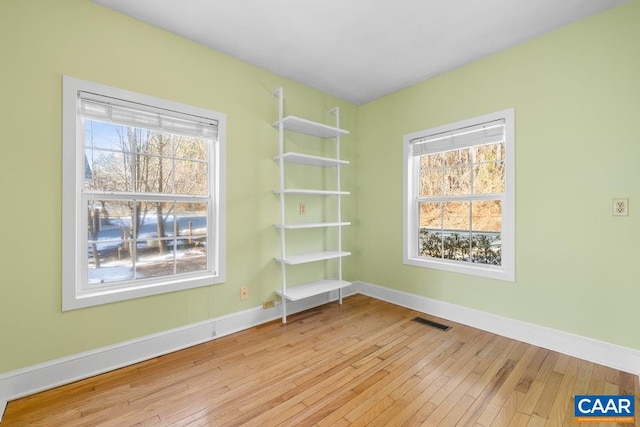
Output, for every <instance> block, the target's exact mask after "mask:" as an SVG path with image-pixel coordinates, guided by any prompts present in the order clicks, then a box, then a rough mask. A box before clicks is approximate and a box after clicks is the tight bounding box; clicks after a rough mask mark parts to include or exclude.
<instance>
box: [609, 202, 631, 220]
mask: <svg viewBox="0 0 640 427" xmlns="http://www.w3.org/2000/svg"><path fill="white" fill-rule="evenodd" d="M628 215H629V199H613V216H628Z"/></svg>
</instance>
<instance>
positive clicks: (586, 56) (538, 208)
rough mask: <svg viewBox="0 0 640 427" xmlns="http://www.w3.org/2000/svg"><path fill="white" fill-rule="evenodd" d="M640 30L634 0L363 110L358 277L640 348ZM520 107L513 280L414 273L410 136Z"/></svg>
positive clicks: (360, 113)
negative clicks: (407, 187)
mask: <svg viewBox="0 0 640 427" xmlns="http://www.w3.org/2000/svg"><path fill="white" fill-rule="evenodd" d="M639 22H640V2H638V1H637V0H632V1H631V2H629V3H627V4H625V5H623V6H619V7H617V8H614V9H612V10H610V11H607V12H604V13H601V14H598V15H595V16H593V17H591V18H588V19H586V20H584V21H581V22H579V23H576V24H573V25H570V26H568V27H565V28H563V29H560V30H558V31H555V32H553V33H550V34H548V35H546V36H543V37H540V38H537V39H534V40H532V41H529V42H527V43H524V44H521V45H519V46H516V47H514V48H511V49H508V50H505V51H503V52H500V53H498V54H495V55H493V56H491V57H488V58H485V59H483V60H480V61H477V62H475V63H472V64H469V65H466V66H464V67H461V68H459V69H456V70H454V71H451V72H449V73H446V74H443V75H440V76H438V77H436V78H433V79H431V80H429V81H426V82H423V83H421V84H418V85H415V86H413V87H410V88H407V89H405V90H402V91H400V92H397V93H395V94H392V95H389V96H387V97H384V98H382V99H379V100H377V101H374V102H372V103H369V104H367V105H365V106H362V107H360V109H359V111H358V125H359V127H358V138H359V139H360V141H361V144H360V150H359V152H358V182H359V188H358V211H359V213H360V217H359V218H360V221H359V229H358V235H359V240H358V243H359V246H358V247H359V255H360V258H359V265H358V267H359V269H358V271H359V275H358V278H359V279H360V280H363V281H367V282H371V283H375V284H378V285H381V286H386V287H390V288H394V289H398V290H401V291H406V292H410V293H415V294H418V295H423V296H426V297H430V298H435V299H438V300H443V301H447V302H451V303H455V304H460V305H463V306H467V307H472V308H476V309H479V310H483V311H487V312H491V313H496V314H499V315H504V316H507V317H510V318H514V319H520V320H523V321H527V322H532V323H535V324H539V325H544V326H548V327H551V328H554V329H558V330H563V331H568V332H571V333H576V334H579V335H583V336H586V337H591V338H595V339H600V340H603V341H607V342H611V343H615V344H619V345H623V346H626V347H630V348H635V349H640V333H638V330H637V328H638V325H639V324H640V273H639V272H638V271H637V269H636V268H635V267H636V266H637V255H638V253H639V250H638V237H639V236H640V205H639V203H640V73H639V71H638V70H640V49H639V48H638V40H640V25H639V24H638V23H639ZM510 107H514V108H515V112H516V116H515V118H516V251H517V252H516V266H515V267H516V281H515V283H511V282H502V281H496V280H489V279H482V278H476V277H472V276H467V275H460V274H454V273H447V272H441V271H436V270H427V269H423V268H419V267H412V266H406V265H403V263H402V136H403V135H404V134H407V133H410V132H414V131H418V130H420V129H426V128H429V127H432V126H437V125H442V124H446V123H451V122H454V121H458V120H462V119H465V118H469V117H474V116H478V115H481V114H485V113H491V112H494V111H499V110H502V109H506V108H510ZM380 171H384V173H380ZM617 197H628V198H629V200H630V208H629V209H630V216H628V217H613V216H612V199H614V198H617ZM383 201H384V202H383Z"/></svg>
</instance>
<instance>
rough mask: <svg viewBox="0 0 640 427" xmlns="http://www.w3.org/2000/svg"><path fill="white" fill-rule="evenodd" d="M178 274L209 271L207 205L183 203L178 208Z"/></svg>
mask: <svg viewBox="0 0 640 427" xmlns="http://www.w3.org/2000/svg"><path fill="white" fill-rule="evenodd" d="M176 218H177V224H176V225H177V229H178V249H177V266H176V269H177V273H186V272H192V271H201V270H206V269H207V243H208V242H207V205H206V203H181V204H178V205H177V208H176Z"/></svg>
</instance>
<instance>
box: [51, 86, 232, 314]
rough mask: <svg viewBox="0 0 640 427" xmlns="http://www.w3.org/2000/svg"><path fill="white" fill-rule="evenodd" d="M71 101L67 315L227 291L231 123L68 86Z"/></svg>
mask: <svg viewBox="0 0 640 427" xmlns="http://www.w3.org/2000/svg"><path fill="white" fill-rule="evenodd" d="M64 97H65V99H64V112H63V115H64V123H63V128H64V140H65V141H64V142H65V143H64V159H65V160H67V162H66V163H69V164H75V165H76V168H75V170H73V171H69V170H66V171H65V173H64V190H63V192H64V194H63V199H64V200H63V209H64V218H65V219H63V222H64V223H63V233H64V234H63V235H64V236H75V239H73V240H72V239H71V238H70V237H67V238H63V247H64V248H65V250H64V251H63V257H64V259H63V308H64V309H72V308H78V307H84V306H89V305H96V304H102V303H105V302H111V301H117V300H122V299H128V298H135V297H139V296H146V295H152V294H156V293H162V292H169V291H174V290H180V289H187V288H190V287H194V286H203V285H207V284H213V283H220V282H222V281H223V280H224V259H225V256H224V255H225V254H224V209H223V203H224V158H225V149H224V137H225V116H224V115H223V114H220V113H215V112H212V111H208V110H202V109H199V108H195V107H190V106H186V105H182V104H177V103H173V102H170V101H166V100H161V99H158V98H153V97H148V96H145V95H140V94H136V93H133V92H128V91H123V90H119V89H115V88H110V87H107V86H103V85H98V84H95V83H91V82H84V81H81V80H77V79H73V78H70V77H65V79H64ZM70 230H71V232H70ZM83 248H84V249H83Z"/></svg>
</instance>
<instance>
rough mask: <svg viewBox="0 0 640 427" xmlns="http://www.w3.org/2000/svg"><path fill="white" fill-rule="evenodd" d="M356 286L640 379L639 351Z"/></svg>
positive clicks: (395, 292) (391, 291) (374, 287)
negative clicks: (637, 376) (638, 376)
mask: <svg viewBox="0 0 640 427" xmlns="http://www.w3.org/2000/svg"><path fill="white" fill-rule="evenodd" d="M354 286H355V287H356V289H357V291H358V292H359V293H361V294H363V295H367V296H370V297H372V298H376V299H379V300H382V301H387V302H390V303H392V304H395V305H399V306H402V307H406V308H410V309H412V310H416V311H420V312H422V313H426V314H430V315H432V316H436V317H440V318H443V319H447V320H451V321H453V322H456V323H462V324H464V325H468V326H471V327H473V328H477V329H482V330H484V331H489V332H492V333H494V334H497V335H501V336H504V337H507V338H513V339H515V340H518V341H522V342H526V343H528V344H532V345H535V346H538V347H543V348H546V349H549V350H553V351H557V352H559V353H563V354H566V355H569V356H573V357H577V358H579V359H583V360H587V361H589V362H593V363H597V364H600V365H604V366H608V367H610V368H614V369H618V370H620V371H624V372H629V373H631V374H635V375H640V350H635V349H632V348H628V347H623V346H620V345H616V344H611V343H608V342H604V341H599V340H596V339H593V338H588V337H584V336H581V335H576V334H572V333H569V332H564V331H560V330H557V329H552V328H548V327H545V326H540V325H536V324H533V323H528V322H523V321H521V320H516V319H511V318H508V317H504V316H499V315H497V314H492V313H487V312H484V311H480V310H476V309H473V308H468V307H463V306H460V305H456V304H451V303H448V302H444V301H439V300H435V299H431V298H427V297H423V296H419V295H415V294H410V293H406V292H402V291H398V290H394V289H390V288H385V287H382V286H377V285H374V284H371V283H366V282H356V283H354Z"/></svg>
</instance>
